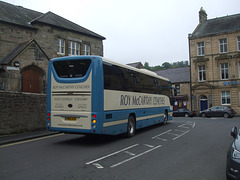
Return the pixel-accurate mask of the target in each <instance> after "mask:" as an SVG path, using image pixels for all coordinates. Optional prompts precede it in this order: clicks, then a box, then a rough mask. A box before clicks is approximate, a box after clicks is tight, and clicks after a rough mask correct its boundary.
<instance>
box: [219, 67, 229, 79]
mask: <svg viewBox="0 0 240 180" xmlns="http://www.w3.org/2000/svg"><path fill="white" fill-rule="evenodd" d="M226 65H227V67H226ZM220 76H221V80H227V79H229V66H228V63H222V64H220Z"/></svg>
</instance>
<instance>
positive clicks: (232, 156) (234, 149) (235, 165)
mask: <svg viewBox="0 0 240 180" xmlns="http://www.w3.org/2000/svg"><path fill="white" fill-rule="evenodd" d="M231 135H232V137H233V138H234V141H233V143H232V144H231V146H230V147H229V149H228V152H227V166H226V176H227V180H230V179H236V180H237V179H240V134H239V131H238V130H237V128H236V127H234V128H233V129H232V131H231Z"/></svg>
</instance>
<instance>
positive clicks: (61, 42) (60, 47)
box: [57, 38, 65, 55]
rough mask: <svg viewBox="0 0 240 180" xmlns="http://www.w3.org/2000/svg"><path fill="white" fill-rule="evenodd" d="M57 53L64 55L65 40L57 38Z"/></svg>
mask: <svg viewBox="0 0 240 180" xmlns="http://www.w3.org/2000/svg"><path fill="white" fill-rule="evenodd" d="M57 54H61V55H65V40H64V39H61V38H58V39H57Z"/></svg>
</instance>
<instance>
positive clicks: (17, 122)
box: [0, 92, 46, 135]
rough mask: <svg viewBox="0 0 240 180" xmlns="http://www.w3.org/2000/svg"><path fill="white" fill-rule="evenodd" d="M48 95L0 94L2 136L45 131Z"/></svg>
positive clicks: (0, 130)
mask: <svg viewBox="0 0 240 180" xmlns="http://www.w3.org/2000/svg"><path fill="white" fill-rule="evenodd" d="M45 116H46V95H45V94H31V93H16V92H0V135H3V134H12V133H20V132H28V131H34V130H40V129H45V126H46V122H45Z"/></svg>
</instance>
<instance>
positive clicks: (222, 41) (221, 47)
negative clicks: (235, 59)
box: [219, 38, 227, 53]
mask: <svg viewBox="0 0 240 180" xmlns="http://www.w3.org/2000/svg"><path fill="white" fill-rule="evenodd" d="M219 52H220V53H226V52H227V39H226V38H225V39H219Z"/></svg>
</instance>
